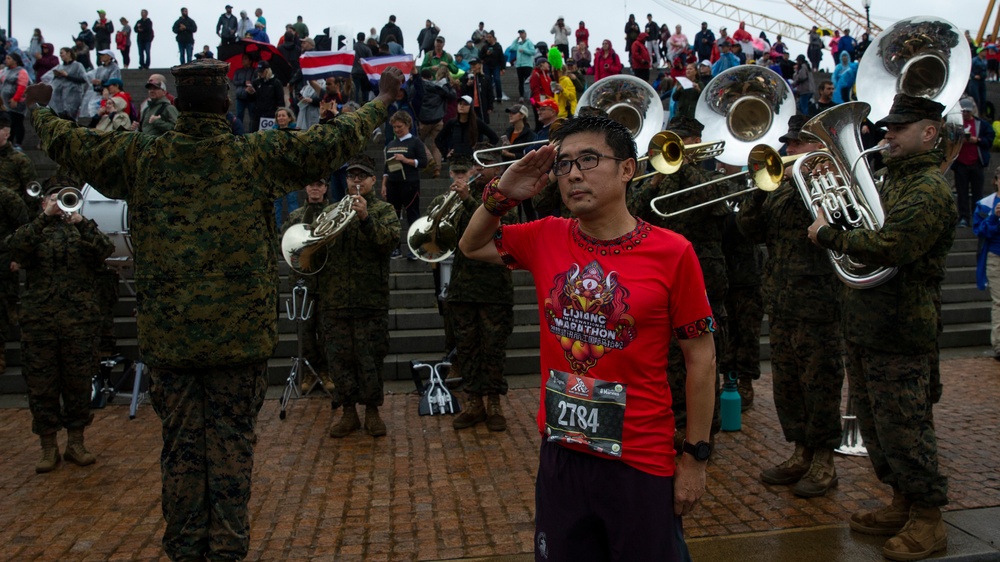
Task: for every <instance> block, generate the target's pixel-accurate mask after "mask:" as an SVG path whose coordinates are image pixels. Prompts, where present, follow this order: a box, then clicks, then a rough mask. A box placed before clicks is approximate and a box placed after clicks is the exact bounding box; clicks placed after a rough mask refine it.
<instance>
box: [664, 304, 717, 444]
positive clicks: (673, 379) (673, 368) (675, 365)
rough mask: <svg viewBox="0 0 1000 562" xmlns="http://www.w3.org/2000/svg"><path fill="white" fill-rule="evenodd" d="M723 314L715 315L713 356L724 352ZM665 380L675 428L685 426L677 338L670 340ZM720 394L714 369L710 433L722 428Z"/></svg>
mask: <svg viewBox="0 0 1000 562" xmlns="http://www.w3.org/2000/svg"><path fill="white" fill-rule="evenodd" d="M724 310H725V309H723V314H721V315H720V314H717V313H716V312H714V311H713V313H712V314H713V316H715V326H716V329H715V332H714V333H713V334H712V336H713V337H714V338H715V356H716V357H721V356H723V355H725V353H726V349H727V347H726V344H727V341H728V339H727V336H728V331H727V319H726V316H725V312H724ZM667 381H668V382H669V384H670V397H671V401H672V403H671V409H672V410H673V411H674V422H675V427H676V428H677V429H681V428H683V427H687V365H686V364H685V363H684V353H682V352H681V347H680V345H678V344H677V340H676V339H675V338H672V339H671V340H670V353H669V355H668V356H667ZM721 396H722V379H721V378H720V377H719V370H718V369H716V370H715V408H714V409H713V411H712V430H711V433H712V435H715V434H716V433H718V432H719V430H720V429H721V428H722V418H720V417H719V406H720V404H721V403H720V402H719V398H720V397H721Z"/></svg>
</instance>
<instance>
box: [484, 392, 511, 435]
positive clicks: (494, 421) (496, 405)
mask: <svg viewBox="0 0 1000 562" xmlns="http://www.w3.org/2000/svg"><path fill="white" fill-rule="evenodd" d="M486 428H487V429H489V430H490V431H507V418H505V417H503V410H501V409H500V395H499V394H490V395H489V396H487V397H486Z"/></svg>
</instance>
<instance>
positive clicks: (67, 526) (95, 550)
mask: <svg viewBox="0 0 1000 562" xmlns="http://www.w3.org/2000/svg"><path fill="white" fill-rule="evenodd" d="M942 366H943V379H944V381H945V385H946V386H945V395H944V399H943V401H942V403H941V404H940V405H939V406H938V407H937V409H936V412H937V423H938V436H939V439H940V451H941V464H942V466H943V470H944V471H945V473H946V474H947V475H948V476H949V478H950V490H951V499H952V503H951V505H949V506H948V509H967V508H975V507H988V506H1000V476H998V471H997V465H998V463H1000V443H998V442H997V440H996V439H995V437H994V433H995V428H996V427H998V425H1000V419H998V418H1000V413H998V412H1000V409H998V408H997V407H996V404H997V402H998V401H1000V364H998V363H996V362H995V361H993V360H992V359H989V358H981V357H980V358H967V359H954V360H949V361H945V362H943V364H942ZM769 386H770V377H769V375H767V374H765V375H764V376H763V377H762V379H761V381H760V382H759V383H758V385H757V391H758V393H757V404H756V405H755V407H754V409H752V410H751V411H749V412H747V414H746V415H745V418H744V430H743V431H742V432H739V433H733V434H722V435H720V437H719V438H718V447H717V453H716V456H715V460H714V461H713V463H712V465H711V466H710V468H709V482H708V492H707V493H706V496H705V497H704V499H703V500H702V503H701V506H700V507H699V508H698V509H697V510H696V512H695V513H694V515H692V516H690V517H688V519H687V520H686V521H685V527H686V529H687V533H688V536H689V537H692V538H695V537H710V536H719V535H727V534H732V533H745V532H755V531H769V530H776V529H790V528H808V527H817V526H823V525H830V524H834V525H843V523H844V521H845V520H846V518H847V516H848V514H849V513H850V512H852V511H854V510H855V509H858V508H864V507H871V506H874V505H877V504H878V503H879V502H880V501H886V500H888V499H889V494H888V490H887V488H886V487H884V486H882V485H880V484H878V482H876V480H875V478H874V476H873V475H872V472H871V470H870V468H869V465H868V461H867V459H864V458H850V457H838V459H837V470H838V472H839V474H840V486H839V488H837V489H836V490H835V491H834V492H833V493H832V494H831V495H830V496H829V497H826V498H816V499H811V500H805V499H800V498H796V497H794V496H793V495H792V494H791V492H790V491H789V488H788V487H784V486H765V485H763V484H761V483H759V481H758V480H757V474H758V473H759V471H760V469H761V467H764V466H769V465H770V464H772V463H776V462H779V461H781V460H783V459H784V457H785V456H787V454H788V446H787V445H786V444H785V443H784V442H783V439H782V438H781V437H780V431H779V428H778V423H777V420H776V418H775V415H774V406H773V402H772V398H771V392H770V390H769ZM537 400H538V391H537V390H535V389H519V390H512V391H511V392H510V394H509V395H508V397H507V398H506V399H505V401H504V407H505V410H506V413H507V414H508V420H509V424H508V426H509V431H508V432H506V433H500V434H494V433H490V432H489V431H487V430H486V429H485V427H481V426H480V427H477V428H476V429H474V430H466V431H463V432H457V433H456V432H455V431H453V430H452V429H451V418H450V417H420V416H418V415H417V413H416V412H417V397H416V396H413V395H405V394H396V395H390V396H387V398H386V405H385V408H384V412H386V414H387V415H386V422H387V424H388V426H389V436H388V437H386V438H384V439H379V440H373V439H371V438H369V437H368V436H366V435H363V434H355V435H353V436H351V437H349V438H347V439H343V440H333V439H330V438H329V437H326V426H327V425H328V424H329V421H330V419H331V413H330V409H329V403H328V402H327V401H326V400H324V399H307V400H301V401H298V402H296V403H295V404H294V405H293V406H292V408H291V409H290V410H289V413H288V417H287V419H286V420H284V421H281V420H279V419H278V410H279V405H278V401H277V400H268V401H267V402H266V403H265V405H264V409H263V411H262V413H261V416H260V424H259V433H260V443H259V445H258V449H257V464H256V466H255V468H254V490H253V498H252V500H251V512H252V517H253V532H252V537H251V555H250V557H249V558H250V559H252V560H365V561H379V560H447V559H461V558H471V557H489V556H499V555H513V554H518V553H526V552H530V551H531V547H532V531H533V525H532V516H533V503H534V491H533V482H534V471H535V465H536V462H537V444H538V436H537V433H536V431H535V429H534V422H533V420H534V413H535V409H536V406H537ZM127 415H128V411H127V407H126V406H118V405H115V406H110V407H108V408H106V409H104V410H99V411H97V412H96V419H95V423H94V425H93V426H92V427H91V429H90V430H89V433H88V444H89V446H90V448H91V450H92V451H93V452H95V453H96V454H97V455H98V464H97V465H95V466H92V467H88V468H79V467H76V466H65V465H64V466H62V467H60V468H59V469H58V470H56V471H55V472H53V473H51V474H48V475H36V474H35V473H34V470H33V467H34V463H35V461H36V460H37V458H38V451H39V448H38V444H37V440H36V438H35V436H33V435H31V434H30V432H29V431H30V429H29V428H30V415H29V413H28V412H27V410H26V409H24V408H20V409H6V410H0V443H3V444H4V449H3V454H2V456H0V559H5V560H18V561H24V560H46V561H49V560H51V561H57V560H58V561H64V560H80V561H90V560H166V558H165V557H163V556H162V553H161V550H160V547H159V541H160V536H161V534H162V531H163V522H162V518H161V515H160V505H159V468H158V457H159V432H158V428H159V426H158V421H157V419H156V417H155V415H154V414H153V411H152V409H150V408H149V406H148V405H146V406H143V407H142V408H141V409H140V411H139V416H138V418H137V419H135V420H133V421H129V420H128V419H127ZM61 437H62V439H63V440H64V439H65V437H64V435H63V436H61Z"/></svg>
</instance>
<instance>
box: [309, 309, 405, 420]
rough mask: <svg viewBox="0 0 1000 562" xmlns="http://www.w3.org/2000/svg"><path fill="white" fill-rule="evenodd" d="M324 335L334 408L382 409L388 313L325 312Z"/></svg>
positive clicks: (387, 346)
mask: <svg viewBox="0 0 1000 562" xmlns="http://www.w3.org/2000/svg"><path fill="white" fill-rule="evenodd" d="M323 332H324V333H325V335H326V357H327V361H329V363H330V375H331V377H332V378H333V384H334V389H333V402H334V404H343V405H344V406H353V405H355V404H364V405H365V406H381V405H382V402H383V398H384V395H383V388H382V364H383V362H384V361H385V356H386V355H387V354H388V353H389V311H388V309H386V310H383V311H374V310H365V309H354V310H350V309H324V310H323Z"/></svg>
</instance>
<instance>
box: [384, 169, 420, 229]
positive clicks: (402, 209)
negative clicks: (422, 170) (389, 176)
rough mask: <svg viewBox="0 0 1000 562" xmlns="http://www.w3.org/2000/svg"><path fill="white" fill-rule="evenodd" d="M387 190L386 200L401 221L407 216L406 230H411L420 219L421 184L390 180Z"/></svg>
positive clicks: (386, 186)
mask: <svg viewBox="0 0 1000 562" xmlns="http://www.w3.org/2000/svg"><path fill="white" fill-rule="evenodd" d="M385 188H386V189H385V192H386V193H385V195H386V200H387V201H388V202H389V204H390V205H392V206H393V208H394V209H396V214H397V215H399V217H400V219H402V217H403V216H404V215H405V216H406V228H409V226H410V225H411V224H413V223H414V222H415V221H416V220H417V219H419V218H420V182H419V181H394V180H388V181H387V182H386V185H385ZM404 232H406V231H405V230H404Z"/></svg>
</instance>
